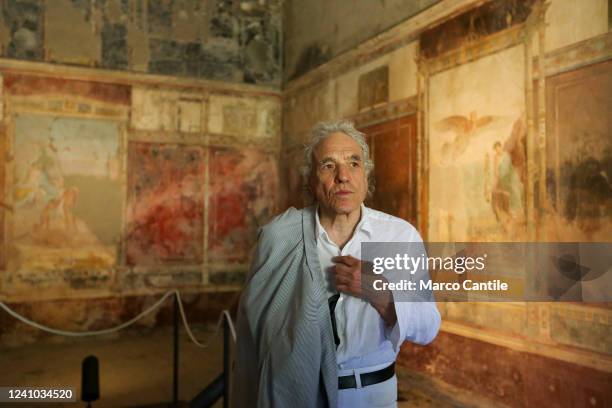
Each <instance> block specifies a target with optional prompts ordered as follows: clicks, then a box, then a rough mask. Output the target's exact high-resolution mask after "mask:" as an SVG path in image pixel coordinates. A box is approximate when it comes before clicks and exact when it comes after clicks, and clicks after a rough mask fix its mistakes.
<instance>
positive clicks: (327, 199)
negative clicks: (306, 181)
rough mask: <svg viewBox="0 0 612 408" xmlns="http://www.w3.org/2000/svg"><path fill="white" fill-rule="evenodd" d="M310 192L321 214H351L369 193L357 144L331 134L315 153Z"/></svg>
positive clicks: (316, 148) (340, 135)
mask: <svg viewBox="0 0 612 408" xmlns="http://www.w3.org/2000/svg"><path fill="white" fill-rule="evenodd" d="M313 156H314V157H313V163H312V165H313V171H312V175H311V177H310V188H311V189H312V193H313V194H314V196H315V198H316V199H317V202H318V203H319V206H321V207H322V209H323V211H326V212H331V213H334V214H338V215H339V214H351V213H353V212H354V211H358V210H359V209H360V206H361V203H362V202H363V201H364V200H365V197H366V192H367V190H368V181H367V177H366V174H365V167H364V158H363V153H362V151H361V147H360V146H359V144H358V143H357V142H356V141H355V140H353V139H352V138H351V137H349V136H347V135H345V134H344V133H340V132H338V133H332V134H330V135H329V136H327V137H326V138H325V139H323V140H322V141H321V142H319V144H318V145H317V146H316V147H315V149H314V154H313Z"/></svg>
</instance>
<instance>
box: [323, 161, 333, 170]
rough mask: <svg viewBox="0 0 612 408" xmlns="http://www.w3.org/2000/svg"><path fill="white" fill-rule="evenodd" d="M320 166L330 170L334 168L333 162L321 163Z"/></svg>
mask: <svg viewBox="0 0 612 408" xmlns="http://www.w3.org/2000/svg"><path fill="white" fill-rule="evenodd" d="M321 168H322V169H325V170H332V169H333V168H334V163H323V165H322V166H321Z"/></svg>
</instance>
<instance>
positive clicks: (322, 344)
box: [233, 121, 440, 408]
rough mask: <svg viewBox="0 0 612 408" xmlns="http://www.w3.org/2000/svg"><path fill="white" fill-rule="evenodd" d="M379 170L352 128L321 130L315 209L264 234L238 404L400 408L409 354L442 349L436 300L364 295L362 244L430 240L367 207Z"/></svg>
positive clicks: (295, 213) (244, 334)
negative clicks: (400, 376)
mask: <svg viewBox="0 0 612 408" xmlns="http://www.w3.org/2000/svg"><path fill="white" fill-rule="evenodd" d="M372 168H373V164H372V162H371V159H370V158H369V149H368V146H367V144H366V142H365V139H364V135H363V134H362V133H360V132H358V131H357V130H356V129H355V128H354V127H353V125H352V124H351V123H350V122H346V121H339V122H329V123H321V124H319V125H317V126H316V127H315V129H314V130H313V134H312V140H311V143H310V145H309V146H307V147H306V149H305V167H304V175H305V176H306V179H307V180H308V188H309V191H310V193H311V194H312V196H313V197H314V199H315V201H316V204H315V205H314V206H311V207H307V208H305V209H302V210H296V209H294V208H291V209H289V210H287V211H286V212H285V213H283V214H282V215H280V216H278V217H277V218H275V219H274V220H273V221H272V222H271V223H270V224H268V225H267V226H265V227H264V228H263V229H262V231H261V233H260V237H259V242H258V248H257V253H256V256H255V259H254V261H253V264H252V267H251V275H250V277H249V280H248V281H247V284H246V287H245V289H244V292H243V294H242V297H241V301H240V306H239V310H238V338H237V350H236V365H235V372H234V379H235V380H234V389H233V397H234V398H233V403H234V405H235V406H237V407H246V406H258V407H291V408H296V407H327V406H330V407H336V406H339V407H373V406H376V407H395V406H396V399H397V380H396V377H395V372H394V362H395V359H396V356H397V353H398V352H399V348H400V345H401V343H402V342H403V341H404V340H409V341H412V342H415V343H419V344H426V343H428V342H430V341H431V340H433V338H434V337H435V335H436V334H437V331H438V328H439V325H440V315H439V313H438V310H437V309H436V306H435V304H434V303H433V302H400V301H396V299H395V294H394V293H391V292H389V291H372V290H366V289H367V288H368V285H369V282H370V281H371V280H370V277H371V275H369V274H368V273H367V272H365V268H364V270H363V271H362V262H361V260H360V254H361V244H362V243H363V242H419V243H422V240H421V238H420V236H419V234H418V232H417V231H416V230H415V229H414V227H412V226H411V225H410V224H409V223H407V222H406V221H404V220H401V219H399V218H396V217H393V216H391V215H388V214H384V213H381V212H379V211H375V210H372V209H369V208H367V207H365V206H364V205H363V202H364V200H365V198H366V196H367V194H368V191H369V190H370V191H371V190H372V189H371V183H368V176H369V175H370V172H371V171H372ZM424 273H425V274H426V273H427V271H426V270H425V271H424Z"/></svg>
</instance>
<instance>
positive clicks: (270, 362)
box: [232, 207, 338, 408]
mask: <svg viewBox="0 0 612 408" xmlns="http://www.w3.org/2000/svg"><path fill="white" fill-rule="evenodd" d="M314 211H315V207H308V208H305V209H303V210H296V209H295V208H290V209H289V210H287V211H286V212H285V213H283V214H281V215H280V216H278V217H277V218H275V219H274V220H273V222H271V223H270V224H268V225H266V226H265V227H263V228H262V229H261V230H260V234H259V241H258V247H257V253H256V255H255V259H254V261H253V263H252V266H251V272H250V275H249V278H248V280H247V283H246V286H245V288H244V291H243V293H242V296H241V298H240V305H239V307H238V323H237V326H238V327H237V345H236V360H235V368H234V380H233V385H232V388H233V389H232V405H233V406H234V407H239V408H242V407H255V406H257V407H260V408H263V407H265V408H267V407H279V408H300V407H307V408H311V407H326V406H329V407H336V406H337V393H338V375H337V366H336V346H335V344H334V339H333V331H332V327H331V319H330V312H329V306H328V301H327V298H326V295H325V294H326V292H325V290H324V286H323V277H322V274H321V271H320V269H321V268H320V265H319V258H318V252H317V244H316V238H315V212H314Z"/></svg>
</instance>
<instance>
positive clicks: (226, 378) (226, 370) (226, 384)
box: [223, 315, 230, 408]
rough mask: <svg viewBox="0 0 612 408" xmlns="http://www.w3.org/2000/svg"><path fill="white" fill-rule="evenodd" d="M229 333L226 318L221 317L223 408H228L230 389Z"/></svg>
mask: <svg viewBox="0 0 612 408" xmlns="http://www.w3.org/2000/svg"><path fill="white" fill-rule="evenodd" d="M229 351H230V331H229V322H228V321H227V316H225V315H223V408H229V388H230V364H229Z"/></svg>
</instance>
